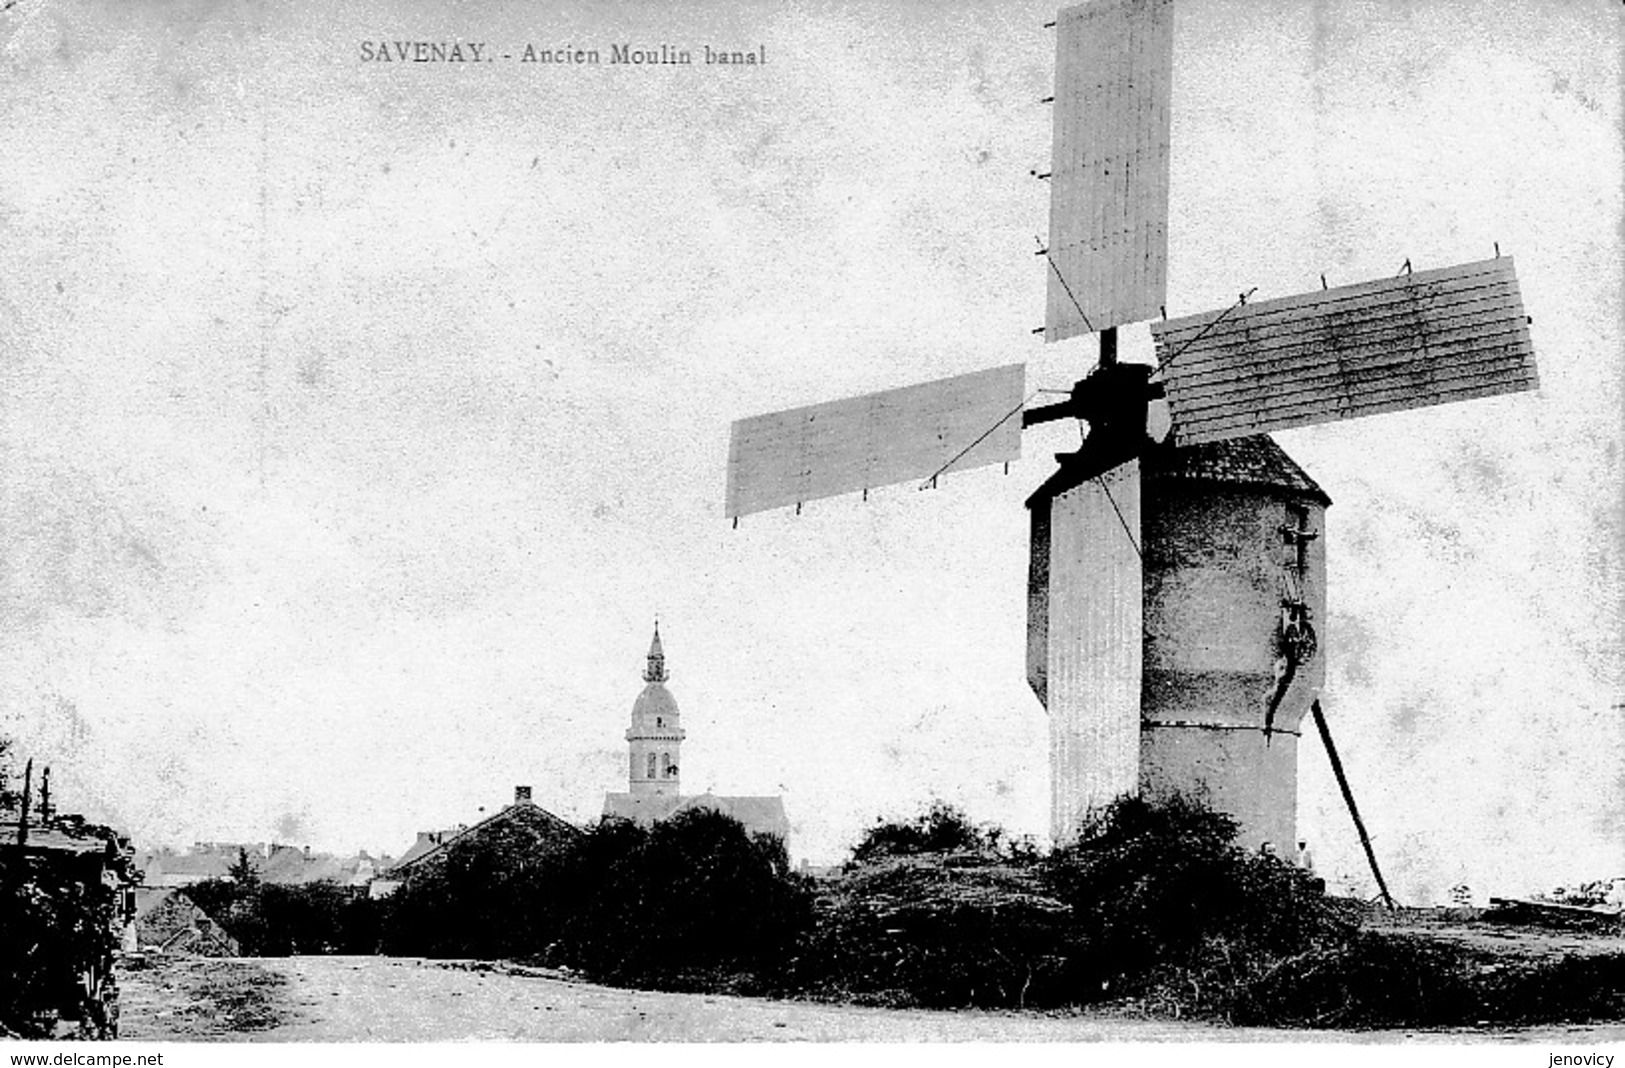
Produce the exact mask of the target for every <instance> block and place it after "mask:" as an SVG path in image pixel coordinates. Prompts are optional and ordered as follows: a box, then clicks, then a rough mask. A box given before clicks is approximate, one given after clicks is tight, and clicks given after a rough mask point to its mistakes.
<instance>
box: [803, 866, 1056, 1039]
mask: <svg viewBox="0 0 1625 1068" xmlns="http://www.w3.org/2000/svg"><path fill="white" fill-rule="evenodd" d="M1069 922H1070V914H1069V910H1068V909H1067V908H1066V906H1065V905H1064V904H1062V903H1061V902H1060V901H1058V900H1056V899H1055V898H1054V897H1052V896H1049V895H1047V894H1046V893H1045V892H1044V889H1043V887H1042V885H1041V883H1040V880H1039V879H1038V877H1037V872H1036V870H1035V869H1034V868H1033V866H1032V865H1030V864H1021V863H1011V862H1006V861H1000V860H999V859H997V858H992V857H988V856H985V855H977V854H973V853H967V852H960V853H954V854H925V853H922V854H917V855H913V856H899V857H891V858H888V859H883V860H876V861H871V862H870V863H868V864H864V865H858V866H854V867H853V868H851V869H849V870H848V872H847V874H846V875H845V876H844V877H842V878H841V879H840V880H839V881H838V882H836V883H835V884H833V885H832V886H831V887H829V888H828V889H827V890H826V891H825V892H824V893H822V894H820V896H819V899H818V905H817V913H816V922H815V923H814V925H813V926H812V928H811V930H810V931H809V932H808V934H807V936H806V937H805V938H804V940H803V942H802V944H801V946H800V947H799V949H798V951H797V953H796V955H795V958H794V960H793V962H792V964H791V967H790V971H789V977H788V981H789V985H790V986H791V987H792V988H794V989H796V990H798V991H799V992H803V993H808V994H813V995H817V996H822V997H829V998H837V999H842V1000H857V1001H865V1002H870V1003H877V1004H886V1005H919V1006H924V1007H929V1008H961V1007H970V1006H976V1007H982V1008H1021V1007H1024V1006H1031V1005H1045V1004H1054V1003H1056V1002H1057V1001H1058V1000H1059V999H1060V998H1061V996H1062V991H1063V984H1062V979H1063V977H1064V975H1065V965H1066V960H1065V957H1064V956H1063V955H1062V953H1061V952H1060V947H1061V946H1063V945H1064V944H1065V941H1066V932H1067V929H1068V925H1069Z"/></svg>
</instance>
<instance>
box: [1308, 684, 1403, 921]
mask: <svg viewBox="0 0 1625 1068" xmlns="http://www.w3.org/2000/svg"><path fill="white" fill-rule="evenodd" d="M1309 710H1310V711H1311V712H1313V713H1314V716H1315V727H1316V729H1318V730H1319V731H1320V740H1321V741H1322V742H1324V743H1326V758H1327V759H1328V760H1330V761H1331V764H1332V774H1333V775H1335V776H1337V785H1338V787H1339V788H1341V789H1342V791H1343V801H1344V803H1345V804H1347V805H1348V807H1349V815H1350V816H1353V817H1354V829H1355V830H1356V831H1358V832H1360V845H1362V846H1364V847H1365V859H1366V862H1367V863H1369V864H1370V865H1371V874H1372V875H1375V876H1376V877H1377V889H1378V890H1380V891H1382V900H1383V904H1385V905H1387V906H1388V907H1389V908H1390V909H1391V908H1393V907H1394V897H1393V895H1392V894H1390V893H1389V892H1388V884H1387V883H1386V882H1384V881H1383V878H1382V870H1381V869H1380V868H1378V867H1377V854H1376V852H1375V851H1374V850H1372V848H1371V836H1370V835H1368V834H1366V833H1365V822H1364V821H1363V820H1361V819H1360V809H1359V806H1357V805H1356V804H1355V803H1354V791H1353V790H1351V789H1349V780H1348V776H1347V775H1344V774H1343V762H1342V761H1341V760H1339V759H1338V757H1337V746H1335V745H1333V744H1332V732H1331V729H1330V728H1328V727H1327V726H1326V716H1325V713H1323V712H1321V710H1320V699H1319V698H1316V699H1315V700H1314V702H1313V703H1312V704H1310V706H1309Z"/></svg>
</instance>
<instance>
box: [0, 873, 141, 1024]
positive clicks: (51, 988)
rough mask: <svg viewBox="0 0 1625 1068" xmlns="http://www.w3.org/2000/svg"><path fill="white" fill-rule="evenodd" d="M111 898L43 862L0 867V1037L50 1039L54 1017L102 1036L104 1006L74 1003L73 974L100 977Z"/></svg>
mask: <svg viewBox="0 0 1625 1068" xmlns="http://www.w3.org/2000/svg"><path fill="white" fill-rule="evenodd" d="M113 904H114V902H113V894H112V891H111V890H109V889H108V888H107V887H106V886H105V885H103V884H102V883H101V882H99V881H95V882H90V881H87V880H86V879H84V878H82V877H76V876H75V875H74V873H72V872H71V871H67V870H65V869H64V868H63V867H60V866H57V865H53V864H51V863H49V861H48V860H47V861H44V862H31V861H27V860H21V859H19V858H18V857H17V856H16V855H15V854H13V855H10V856H8V857H6V858H5V859H4V860H0V1033H3V1032H7V1031H9V1032H10V1033H12V1034H17V1035H21V1036H23V1037H27V1038H36V1037H44V1036H47V1035H49V1034H50V1032H51V1029H52V1027H53V1026H54V1024H55V1021H56V1018H57V1017H58V1016H59V1015H66V1016H67V1017H68V1018H80V1019H81V1022H82V1024H83V1026H84V1028H85V1030H86V1033H89V1034H97V1033H101V1034H103V1035H104V1036H105V1034H106V1033H107V1029H108V1028H110V1027H111V1025H112V1023H113V1021H112V1020H111V1019H109V1018H107V1017H105V1016H100V1015H98V1014H100V1013H104V1012H105V1011H106V1009H107V1006H106V1005H105V1004H103V1003H102V1002H100V1001H97V1000H90V999H83V1000H82V999H81V996H80V992H81V991H82V989H83V987H82V985H81V973H82V972H83V971H85V970H87V969H90V970H95V971H97V972H98V973H99V974H102V975H104V976H106V975H108V974H109V973H108V972H107V971H106V968H107V965H108V963H109V962H111V960H112V957H113V950H114V948H115V945H116V941H115V939H114V935H113V929H112V925H111V919H112V915H113Z"/></svg>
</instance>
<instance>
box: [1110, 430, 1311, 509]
mask: <svg viewBox="0 0 1625 1068" xmlns="http://www.w3.org/2000/svg"><path fill="white" fill-rule="evenodd" d="M1140 473H1141V475H1142V476H1143V477H1144V478H1145V479H1146V480H1147V481H1148V482H1149V481H1192V482H1222V483H1229V484H1231V485H1238V486H1254V487H1266V488H1271V489H1284V490H1292V491H1294V492H1296V493H1299V494H1303V495H1305V496H1309V497H1313V498H1315V499H1316V500H1318V501H1319V502H1320V503H1321V504H1323V505H1329V504H1331V503H1332V499H1331V498H1330V497H1328V496H1327V495H1326V491H1325V490H1323V489H1321V488H1320V486H1319V484H1317V483H1316V482H1315V480H1314V479H1312V478H1310V477H1309V474H1308V473H1307V472H1306V471H1304V469H1303V468H1301V467H1299V466H1298V465H1297V463H1295V462H1294V461H1293V459H1292V457H1290V456H1288V455H1287V454H1286V451H1285V450H1284V449H1282V448H1281V446H1279V445H1277V444H1276V443H1275V441H1274V439H1272V438H1271V437H1270V436H1269V435H1268V434H1255V435H1253V436H1251V437H1245V438H1230V439H1228V440H1225V441H1214V442H1208V443H1205V444H1201V445H1186V446H1183V447H1180V448H1174V447H1173V446H1171V445H1166V444H1165V445H1161V446H1157V447H1154V448H1149V449H1147V450H1146V451H1145V453H1144V455H1143V456H1142V457H1141V459H1140Z"/></svg>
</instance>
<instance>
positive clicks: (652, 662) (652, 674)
mask: <svg viewBox="0 0 1625 1068" xmlns="http://www.w3.org/2000/svg"><path fill="white" fill-rule="evenodd" d="M670 677H671V676H670V675H667V674H666V652H665V650H664V649H662V648H661V647H660V621H659V620H658V619H657V620H655V637H654V641H652V642H650V643H649V666H648V667H646V668H644V669H643V681H644V682H665V681H666V680H667V679H668V678H670Z"/></svg>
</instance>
